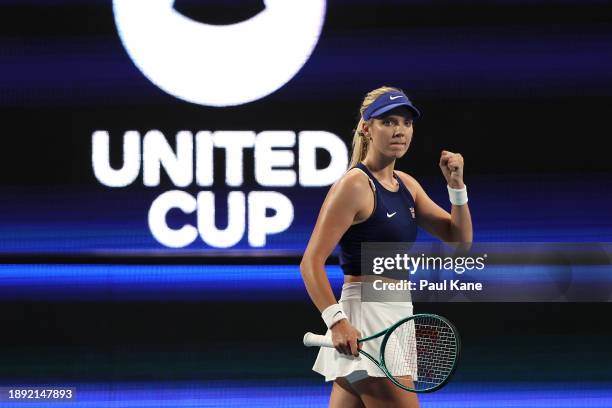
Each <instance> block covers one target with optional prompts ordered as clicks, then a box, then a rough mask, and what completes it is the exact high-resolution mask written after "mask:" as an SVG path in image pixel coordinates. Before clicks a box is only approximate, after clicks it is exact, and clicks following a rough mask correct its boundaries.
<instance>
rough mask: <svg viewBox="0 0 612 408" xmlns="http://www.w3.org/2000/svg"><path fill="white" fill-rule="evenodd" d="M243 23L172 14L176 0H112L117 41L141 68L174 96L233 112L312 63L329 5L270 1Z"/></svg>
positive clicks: (314, 1)
mask: <svg viewBox="0 0 612 408" xmlns="http://www.w3.org/2000/svg"><path fill="white" fill-rule="evenodd" d="M264 3H265V9H264V10H263V11H262V12H260V13H258V14H257V15H255V16H254V17H252V18H250V19H248V20H246V21H242V22H240V23H237V24H230V25H223V26H219V25H210V24H204V23H200V22H198V21H194V20H192V19H190V18H188V17H186V16H184V15H182V14H180V13H179V12H177V11H176V10H175V9H174V0H114V1H113V11H114V15H115V23H116V25H117V30H118V32H119V37H120V38H121V41H122V42H123V46H124V47H125V49H126V50H127V53H128V55H129V56H130V58H131V59H132V61H133V62H134V64H135V65H136V66H137V67H138V69H139V70H140V71H141V72H142V73H143V74H144V75H145V76H146V77H147V78H148V79H149V80H150V81H151V82H152V83H154V84H155V85H156V86H157V87H159V88H160V89H162V90H163V91H165V92H167V93H169V94H171V95H173V96H175V97H176V98H179V99H182V100H185V101H188V102H193V103H196V104H200V105H207V106H232V105H240V104H244V103H247V102H252V101H255V100H257V99H260V98H263V97H265V96H267V95H269V94H271V93H272V92H274V91H276V90H277V89H279V88H281V87H282V86H283V85H285V84H286V83H287V82H288V81H290V80H291V79H292V78H293V77H294V76H295V75H296V74H297V72H298V71H299V70H300V68H302V66H303V65H304V64H305V63H306V61H307V60H308V58H309V57H310V55H311V53H312V51H313V49H314V47H315V45H316V44H317V41H318V39H319V35H320V33H321V28H322V26H323V20H324V18H325V0H307V1H305V0H265V1H264Z"/></svg>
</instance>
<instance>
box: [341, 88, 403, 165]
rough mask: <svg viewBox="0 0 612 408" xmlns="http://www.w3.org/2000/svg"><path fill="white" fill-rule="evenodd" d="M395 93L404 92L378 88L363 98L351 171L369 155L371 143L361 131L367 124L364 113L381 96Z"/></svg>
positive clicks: (396, 89)
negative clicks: (364, 124)
mask: <svg viewBox="0 0 612 408" xmlns="http://www.w3.org/2000/svg"><path fill="white" fill-rule="evenodd" d="M393 91H400V92H403V91H402V90H401V89H399V88H393V87H391V86H381V87H380V88H376V89H374V90H373V91H370V92H368V94H367V95H366V96H365V98H363V102H362V103H361V108H359V122H358V123H357V127H356V128H355V133H354V135H353V153H352V154H351V162H350V163H349V169H351V168H353V167H355V166H356V165H357V163H359V162H360V161H362V160H363V159H365V157H366V154H368V147H369V145H370V141H369V139H368V138H367V137H366V135H365V134H364V133H363V131H362V130H361V129H362V127H363V123H364V122H365V121H364V120H363V112H364V111H365V110H366V109H367V108H368V106H370V105H371V104H372V103H373V102H374V101H375V100H376V98H378V97H379V96H380V95H382V94H385V93H387V92H393Z"/></svg>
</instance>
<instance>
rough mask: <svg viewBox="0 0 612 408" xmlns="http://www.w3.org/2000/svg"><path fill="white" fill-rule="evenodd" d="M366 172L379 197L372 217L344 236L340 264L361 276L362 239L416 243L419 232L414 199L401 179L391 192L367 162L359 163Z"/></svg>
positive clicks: (358, 166)
mask: <svg viewBox="0 0 612 408" xmlns="http://www.w3.org/2000/svg"><path fill="white" fill-rule="evenodd" d="M355 167H357V168H359V169H361V170H362V171H363V172H365V173H366V174H367V175H368V177H369V178H370V185H371V186H373V187H374V194H375V196H376V200H375V203H374V212H373V213H372V214H371V215H370V217H369V218H368V219H367V220H365V221H363V222H361V223H359V224H355V225H351V226H350V227H349V229H348V230H346V232H345V233H344V235H343V236H342V238H340V266H341V267H342V271H343V272H344V274H345V275H361V274H362V273H361V243H362V242H414V241H415V239H416V234H417V225H416V214H415V208H414V199H413V198H412V194H410V191H408V189H407V188H406V186H405V185H404V183H403V182H402V181H401V180H400V178H399V177H398V176H397V175H396V174H395V173H393V177H395V179H396V180H397V181H398V183H399V190H398V191H395V192H393V191H389V190H387V189H386V188H385V187H383V185H382V184H380V183H379V182H378V180H376V177H374V176H373V175H372V173H371V172H370V170H368V168H367V167H366V166H365V165H364V164H363V163H358V164H357V166H355Z"/></svg>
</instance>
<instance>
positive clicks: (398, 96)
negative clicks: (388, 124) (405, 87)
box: [389, 95, 402, 101]
mask: <svg viewBox="0 0 612 408" xmlns="http://www.w3.org/2000/svg"><path fill="white" fill-rule="evenodd" d="M401 97H402V95H396V96H389V99H391V100H392V101H394V100H396V99H397V98H401Z"/></svg>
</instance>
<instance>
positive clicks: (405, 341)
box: [384, 316, 458, 390]
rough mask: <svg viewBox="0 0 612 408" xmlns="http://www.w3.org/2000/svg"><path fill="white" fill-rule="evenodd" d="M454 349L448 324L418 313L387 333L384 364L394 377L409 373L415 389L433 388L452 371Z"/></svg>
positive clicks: (455, 344)
mask: <svg viewBox="0 0 612 408" xmlns="http://www.w3.org/2000/svg"><path fill="white" fill-rule="evenodd" d="M457 351H458V347H457V338H456V336H455V333H454V331H453V328H452V327H451V326H449V325H448V324H447V323H446V322H445V321H443V320H441V319H438V318H436V317H431V316H417V317H416V318H414V319H412V320H408V321H406V322H404V323H403V324H401V325H400V326H398V327H397V328H395V330H393V332H392V333H390V335H389V338H388V340H387V343H386V345H385V350H384V359H385V366H386V367H387V370H389V373H390V374H391V375H392V376H393V377H395V378H402V377H406V376H411V377H412V380H413V382H414V388H415V389H417V390H420V389H428V388H433V387H435V386H437V385H439V384H441V383H443V382H444V381H445V380H446V378H447V377H448V376H449V375H450V373H451V372H452V369H453V367H454V364H455V359H456V358H457Z"/></svg>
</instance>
